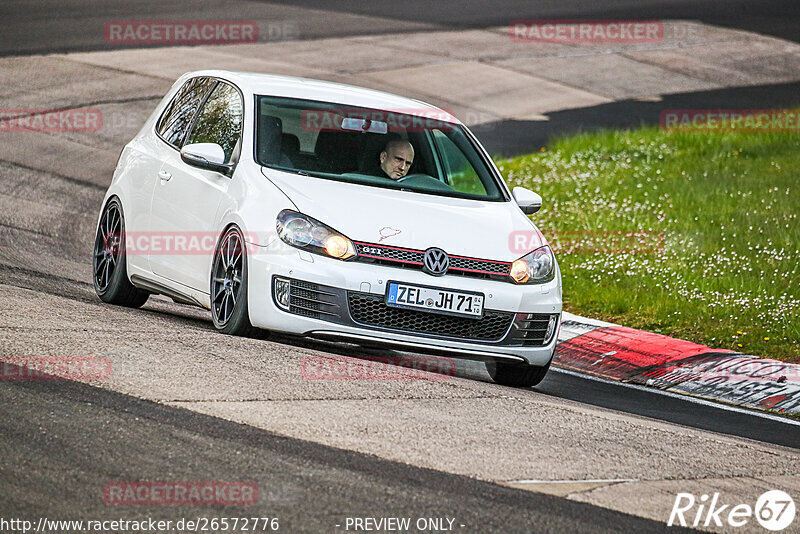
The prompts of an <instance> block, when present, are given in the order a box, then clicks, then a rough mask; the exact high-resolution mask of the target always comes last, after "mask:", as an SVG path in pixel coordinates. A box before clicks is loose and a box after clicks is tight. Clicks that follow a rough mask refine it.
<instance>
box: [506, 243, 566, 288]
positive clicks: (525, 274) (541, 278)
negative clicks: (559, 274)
mask: <svg viewBox="0 0 800 534" xmlns="http://www.w3.org/2000/svg"><path fill="white" fill-rule="evenodd" d="M555 274H556V259H555V257H554V256H553V251H552V250H550V247H549V246H547V245H545V246H543V247H540V248H537V249H536V250H534V251H533V252H531V253H530V254H527V255H526V256H523V257H521V258H520V259H518V260H517V261H515V262H514V263H512V264H511V273H510V274H509V276H511V279H512V280H514V281H515V282H516V283H518V284H543V283H545V282H549V281H551V280H552V279H553V278H554V277H555Z"/></svg>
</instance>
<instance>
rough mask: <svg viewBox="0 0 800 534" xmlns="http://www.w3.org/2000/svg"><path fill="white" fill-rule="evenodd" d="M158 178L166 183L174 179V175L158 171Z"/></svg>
mask: <svg viewBox="0 0 800 534" xmlns="http://www.w3.org/2000/svg"><path fill="white" fill-rule="evenodd" d="M158 177H159V179H161V180H163V181H165V182H166V181H169V180H170V179H171V178H172V174H170V173H168V172H167V171H158Z"/></svg>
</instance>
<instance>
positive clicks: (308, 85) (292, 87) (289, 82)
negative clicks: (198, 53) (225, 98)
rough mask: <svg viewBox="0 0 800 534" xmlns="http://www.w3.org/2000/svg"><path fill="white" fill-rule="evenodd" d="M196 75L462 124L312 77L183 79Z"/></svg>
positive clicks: (409, 102)
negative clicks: (200, 77) (199, 77)
mask: <svg viewBox="0 0 800 534" xmlns="http://www.w3.org/2000/svg"><path fill="white" fill-rule="evenodd" d="M195 76H215V77H218V78H222V79H225V80H230V81H231V82H233V83H235V84H236V85H237V86H239V88H240V89H241V90H242V91H244V92H247V93H252V94H254V95H269V96H281V97H288V98H300V99H305V100H317V101H321V102H333V103H335V104H342V105H346V106H357V107H366V108H372V109H381V110H388V111H395V112H401V113H405V114H408V115H415V116H422V117H428V118H436V119H439V120H443V121H447V122H454V123H457V124H461V121H459V120H458V119H457V118H456V117H455V116H453V115H452V114H451V113H450V112H448V111H445V110H443V109H441V108H438V107H436V106H432V105H431V104H427V103H425V102H422V101H420V100H415V99H413V98H406V97H403V96H399V95H394V94H392V93H386V92H383V91H377V90H375V89H367V88H365V87H357V86H355V85H347V84H343V83H335V82H327V81H324V80H315V79H312V78H298V77H295V76H281V75H276V74H262V73H258V72H235V71H227V70H202V71H195V72H189V73H186V74H184V75H183V76H182V77H181V78H184V79H185V78H191V77H195Z"/></svg>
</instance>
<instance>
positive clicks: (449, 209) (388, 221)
mask: <svg viewBox="0 0 800 534" xmlns="http://www.w3.org/2000/svg"><path fill="white" fill-rule="evenodd" d="M262 172H263V173H264V175H265V176H266V177H267V178H268V179H269V180H271V181H272V182H273V183H274V184H275V185H276V186H277V187H279V188H280V189H281V190H282V191H283V192H284V193H285V194H286V195H287V196H288V197H289V199H290V200H291V201H292V202H293V203H294V204H295V206H297V209H298V210H299V211H300V212H302V213H304V214H306V215H309V216H311V217H314V218H315V219H317V220H319V221H321V222H323V223H325V224H327V225H328V226H330V227H332V228H333V229H335V230H337V231H339V232H341V233H343V234H344V235H346V236H347V237H349V238H350V239H352V240H354V241H360V242H366V243H376V244H381V245H388V246H394V247H402V248H411V249H416V250H425V249H427V248H429V247H439V248H441V249H442V250H444V251H445V252H447V253H448V254H451V255H457V256H469V257H473V258H481V259H492V260H499V261H514V260H515V259H517V258H519V257H521V256H523V255H525V254H526V253H527V252H530V251H531V250H535V249H536V248H538V247H540V246H542V245H546V244H547V241H546V240H545V239H544V237H543V236H542V234H541V232H540V231H539V230H538V229H537V228H536V226H535V225H534V224H533V223H532V222H531V220H530V219H528V217H527V216H525V215H524V214H523V213H522V211H521V210H520V209H519V208H518V207H517V206H516V204H514V203H513V202H485V201H477V200H467V199H460V198H451V197H443V196H435V195H428V194H422V193H413V192H409V191H398V190H393V189H384V188H380V187H372V186H366V185H360V184H350V183H346V182H339V181H335V180H326V179H323V178H315V177H312V176H303V175H299V174H294V173H286V172H281V171H278V170H275V169H270V168H262Z"/></svg>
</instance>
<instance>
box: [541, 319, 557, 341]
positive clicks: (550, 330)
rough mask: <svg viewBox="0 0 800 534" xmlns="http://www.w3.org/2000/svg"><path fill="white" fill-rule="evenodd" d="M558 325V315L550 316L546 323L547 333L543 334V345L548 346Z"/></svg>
mask: <svg viewBox="0 0 800 534" xmlns="http://www.w3.org/2000/svg"><path fill="white" fill-rule="evenodd" d="M557 325H558V315H551V316H550V320H549V321H548V322H547V332H545V334H544V344H545V345H549V344H550V341H552V340H553V334H555V333H556V326H557Z"/></svg>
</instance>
